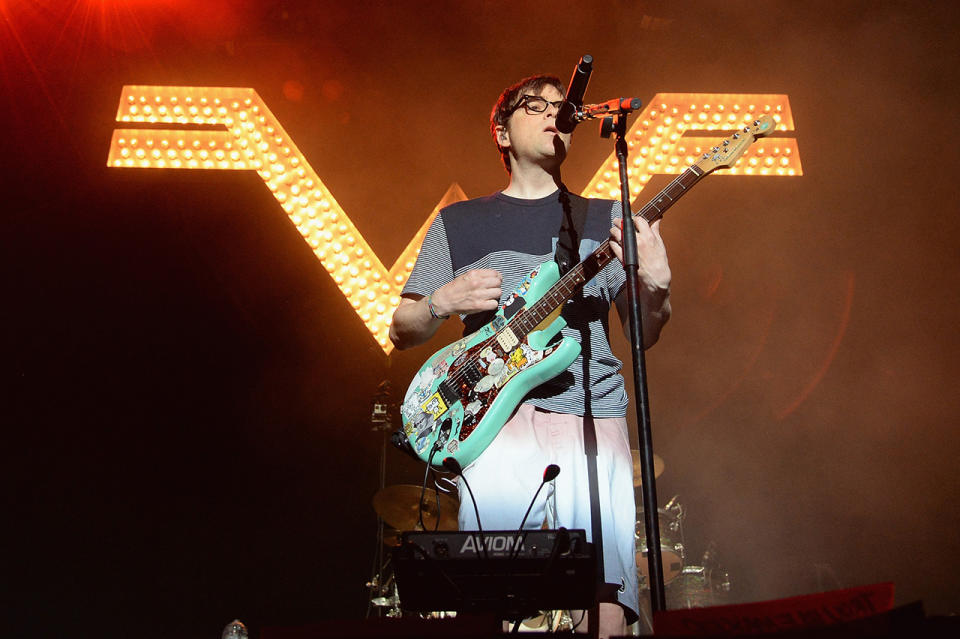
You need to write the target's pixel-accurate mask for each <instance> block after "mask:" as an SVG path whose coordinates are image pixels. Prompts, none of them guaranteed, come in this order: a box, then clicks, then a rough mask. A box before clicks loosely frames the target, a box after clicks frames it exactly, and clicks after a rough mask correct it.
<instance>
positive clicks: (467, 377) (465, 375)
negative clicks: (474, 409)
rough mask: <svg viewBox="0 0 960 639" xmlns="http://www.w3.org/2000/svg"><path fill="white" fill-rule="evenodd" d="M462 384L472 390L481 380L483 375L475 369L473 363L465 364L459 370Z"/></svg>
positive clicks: (475, 366)
mask: <svg viewBox="0 0 960 639" xmlns="http://www.w3.org/2000/svg"><path fill="white" fill-rule="evenodd" d="M460 372H461V374H462V378H461V379H463V381H464V383H466V385H467V386H469V387H470V388H473V387H474V386H476V385H477V382H479V381H480V380H481V379H483V373H482V372H481V371H480V369H479V368H477V365H476V364H475V363H473V362H471V363H469V364H467V365H466V366H464V367H463V368H462V369H460Z"/></svg>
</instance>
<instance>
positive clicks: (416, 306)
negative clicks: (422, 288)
mask: <svg viewBox="0 0 960 639" xmlns="http://www.w3.org/2000/svg"><path fill="white" fill-rule="evenodd" d="M441 324H443V320H442V319H437V318H435V317H434V316H433V315H432V314H431V313H430V307H429V306H428V305H427V298H425V297H421V298H420V299H418V300H412V299H409V298H407V299H405V300H404V301H403V302H401V304H400V306H399V307H397V310H396V311H395V312H394V313H393V322H392V323H391V324H390V341H391V342H393V345H394V346H396V347H397V348H398V349H400V350H403V349H406V348H411V347H413V346H418V345H420V344H423V343H424V342H425V341H427V340H428V339H430V338H431V337H433V335H434V333H436V332H437V329H439V328H440V325H441Z"/></svg>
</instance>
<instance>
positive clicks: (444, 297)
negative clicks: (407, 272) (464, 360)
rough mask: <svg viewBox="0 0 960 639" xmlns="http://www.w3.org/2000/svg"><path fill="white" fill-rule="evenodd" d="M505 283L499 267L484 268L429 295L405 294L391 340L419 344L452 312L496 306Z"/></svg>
mask: <svg viewBox="0 0 960 639" xmlns="http://www.w3.org/2000/svg"><path fill="white" fill-rule="evenodd" d="M502 283H503V277H502V276H501V275H500V273H499V271H494V270H491V269H482V268H481V269H474V270H472V271H467V272H466V273H463V274H462V275H459V276H457V277H456V278H454V279H453V280H452V281H450V282H448V283H446V284H444V285H443V286H441V287H440V288H438V289H437V290H436V291H434V292H433V294H432V295H428V296H427V297H419V298H416V299H415V298H412V297H404V298H403V299H401V300H400V305H399V306H398V307H397V310H396V311H395V312H394V314H393V323H392V324H391V325H390V340H391V341H392V342H393V343H394V345H395V346H396V347H397V348H399V349H401V350H402V349H405V348H410V347H411V346H417V345H419V344H422V343H423V342H425V341H427V340H428V339H430V338H431V337H433V334H434V333H436V332H437V329H438V328H440V325H441V324H442V323H443V319H445V318H446V317H447V316H449V315H452V314H454V313H457V314H460V315H470V314H472V313H479V312H481V311H492V310H494V309H496V308H497V305H498V304H499V303H500V293H501V289H500V285H501V284H502ZM431 305H432V307H433V308H432V309H431Z"/></svg>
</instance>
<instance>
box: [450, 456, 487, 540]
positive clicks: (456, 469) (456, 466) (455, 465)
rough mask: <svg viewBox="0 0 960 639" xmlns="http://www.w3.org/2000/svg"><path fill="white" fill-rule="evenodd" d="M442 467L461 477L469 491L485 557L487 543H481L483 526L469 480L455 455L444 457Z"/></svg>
mask: <svg viewBox="0 0 960 639" xmlns="http://www.w3.org/2000/svg"><path fill="white" fill-rule="evenodd" d="M443 467H444V468H446V469H447V470H449V471H450V472H451V473H453V474H454V475H456V476H457V477H459V478H460V479H462V480H463V485H464V486H466V487H467V492H469V493H470V501H472V502H473V512H474V514H475V515H476V516H477V529H478V530H479V532H480V535H479V537H480V546H481V547H482V548H483V554H484V557H486V556H487V545H486V544H485V543H483V526H481V525H480V509H478V508H477V500H476V499H475V498H474V496H473V489H472V488H470V482H468V481H467V478H466V477H464V476H463V468H462V467H461V466H460V462H458V461H457V460H456V458H455V457H444V458H443Z"/></svg>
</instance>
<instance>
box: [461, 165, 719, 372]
mask: <svg viewBox="0 0 960 639" xmlns="http://www.w3.org/2000/svg"><path fill="white" fill-rule="evenodd" d="M697 171H698V169H696V165H695V164H694V165H692V166H690V167H688V168H687V169H686V170H684V171H683V172H682V173H681V174H680V175H678V176H677V177H676V178H674V179H673V180H672V181H671V182H670V184H668V185H667V186H666V187H665V188H664V189H663V190H662V191H660V193H658V194H657V195H656V196H655V197H654V198H653V199H652V200H650V201H649V202H647V204H646V205H644V207H643V208H642V209H640V210H639V211H638V212H636V213H634V214H633V217H634V218H637V217H639V218H642V219H643V220H644V221H646V222H647V223H648V224H652V223H653V222H654V221H656V219H658V218H659V217H661V216H662V215H663V213H664V212H665V211H666V209H667V208H669V207H670V206H671V205H672V204H673V203H674V202H675V201H676V200H677V199H678V198H677V197H670V193H669V192H670V191H671V190H672V189H673V188H674V187H680V189H682V191H681V193H680V195H681V196H682V194H683V193H685V192H686V191H687V190H688V189H689V188H690V187H692V186H693V185H694V184H696V182H697V181H699V179H700V178H702V177H703V175H705V174H704V173H698V172H697ZM690 176H692V177H693V180H692V181H691V182H690V183H689V184H687V185H684V184H683V180H684V178H686V177H690ZM663 197H666V198H667V199H668V200H670V202H669V204H667V207H665V208H663V209H660V208H659V207H657V205H656V203H657V202H658V201H660V200H662V199H663ZM652 211H656V215H652V216H650V217H648V215H650V213H651V212H652ZM609 247H610V240H609V239H607V240H604V242H603V243H602V244H601V245H600V246H599V247H597V249H596V250H595V251H594V252H593V253H591V254H590V256H589V257H588V258H587V259H586V260H584V261H582V262H580V263H579V264H577V265H576V266H575V267H574V268H572V269H570V271H569V272H567V273H566V274H565V275H564V276H563V277H561V278H560V280H558V281H557V283H556V284H554V285H553V286H552V287H551V288H550V289H549V290H548V291H547V294H546V295H544V296H543V297H542V298H540V300H538V301H537V302H535V303H534V304H533V306H531V307H530V308H528V309H523V310H521V311H520V312H519V313H518V314H517V318H516V320H515V321H513V322H511V323H510V324H508V325H506V326H504V327H503V328H501V329H500V330H498V331H497V332H496V333H494V334H493V335H491V336H490V337H488V338H487V339H485V340H484V341H483V342H480V344H477V345H476V346H475V347H474V348H476V347H477V346H482V348H478V349H477V350H476V352H477V355H474V356H471V357H470V358H468V359H466V360H464V361H463V362H462V363H461V364H460V371H461V372H458V374H455V375H454V376H452V377H451V378H450V379H451V380H452V381H453V382H454V383H455V384H457V385H459V384H460V382H462V381H463V380H464V378H465V376H466V374H467V373H466V368H467V366H468V365H472V364H475V363H477V362H478V361H479V360H480V359H481V358H480V356H479V353H480V351H483V350H485V348H486V347H487V346H488V345H489V344H490V342H492V341H497V342H498V343H499V339H498V338H499V337H500V336H501V335H502V334H503V333H504V331H505V330H506V329H507V328H511V330H512V329H513V328H515V327H516V326H517V325H518V324H525V320H526V319H527V317H528V316H530V315H536V316H537V317H538V319H537V320H536V321H535V323H534V324H533V326H531V327H529V328H526V327H525V328H524V329H523V330H522V331H521V332H520V336H518V337H520V339H525V338H526V337H527V335H528V334H529V333H530V331H531V330H533V329H534V328H536V326H538V325H539V324H540V322H542V321H543V320H544V319H546V318H547V317H548V316H549V315H550V313H552V312H553V311H555V310H556V309H557V307H558V306H560V305H561V304H563V302H564V301H566V298H567V297H568V296H569V295H571V294H572V293H573V292H574V291H575V290H576V289H577V288H578V287H579V286H580V285H581V284H585V283H586V280H585V281H584V282H575V281H573V280H576V278H577V277H578V276H579V275H580V274H581V273H582V272H583V271H584V268H583V265H584V263H585V262H586V261H588V260H590V259H592V258H597V259H598V260H599V259H600V258H601V257H602V256H606V261H605V262H604V264H603V265H601V266H600V267H599V268H598V270H597V272H598V273H599V272H600V270H603V268H604V267H605V266H606V265H607V264H608V263H609V262H610V261H611V260H612V257H609V256H608V255H607V250H608V249H609ZM561 285H563V286H561ZM569 286H573V288H571V289H570V290H569V291H566V288H567V287H569ZM560 289H563V290H564V293H565V294H564V297H563V300H562V301H560V302H559V303H557V302H556V301H554V303H553V304H552V305H550V306H551V308H550V309H549V311H547V312H546V313H545V314H544V315H543V317H539V309H538V307H540V306H542V305H543V304H542V302H543V300H545V299H549V298H550V297H552V296H553V295H555V293H556V292H558V291H559V290H560ZM535 311H536V313H535ZM514 335H515V336H516V335H517V333H516V332H515V333H514ZM521 336H522V337H521Z"/></svg>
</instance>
